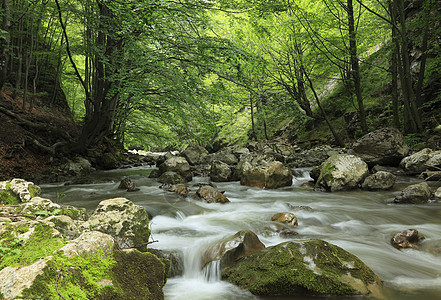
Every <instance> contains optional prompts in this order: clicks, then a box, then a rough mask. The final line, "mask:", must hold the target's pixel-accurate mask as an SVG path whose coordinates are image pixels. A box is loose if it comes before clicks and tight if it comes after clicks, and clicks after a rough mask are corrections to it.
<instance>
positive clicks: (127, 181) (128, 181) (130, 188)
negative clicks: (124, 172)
mask: <svg viewBox="0 0 441 300" xmlns="http://www.w3.org/2000/svg"><path fill="white" fill-rule="evenodd" d="M118 188H119V189H122V190H127V192H136V191H139V189H138V188H137V187H136V185H135V182H134V181H133V180H132V178H130V177H127V178H124V179H123V180H121V183H120V184H119V186H118Z"/></svg>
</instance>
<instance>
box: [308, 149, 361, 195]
mask: <svg viewBox="0 0 441 300" xmlns="http://www.w3.org/2000/svg"><path fill="white" fill-rule="evenodd" d="M368 175H369V169H368V166H367V164H366V163H365V162H364V161H362V160H361V159H360V158H359V157H356V156H354V155H350V154H337V155H334V156H331V157H330V158H328V159H327V160H326V161H325V162H324V163H323V164H322V165H321V169H320V176H319V178H318V180H317V183H316V187H319V188H324V189H325V190H328V191H331V192H335V191H343V190H350V189H355V188H357V187H358V186H359V184H360V183H361V182H363V180H364V179H365V178H366V177H367V176H368Z"/></svg>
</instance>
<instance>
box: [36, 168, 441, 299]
mask: <svg viewBox="0 0 441 300" xmlns="http://www.w3.org/2000/svg"><path fill="white" fill-rule="evenodd" d="M150 171H151V169H150V168H147V167H138V168H132V169H125V170H113V171H106V172H97V173H95V174H93V175H91V179H96V180H97V181H98V182H104V183H95V184H81V185H66V186H65V185H62V184H47V185H42V186H41V187H42V189H43V197H47V198H49V199H52V200H53V201H59V202H60V203H62V204H70V205H76V206H79V207H85V208H88V209H94V208H95V207H96V206H97V205H98V203H99V202H100V201H101V200H104V199H109V198H114V197H126V198H128V199H130V200H131V201H133V202H134V203H136V204H138V205H142V206H143V207H144V208H145V209H146V210H147V211H148V212H149V213H150V214H151V215H152V216H153V218H152V219H151V222H150V225H151V230H152V235H153V238H154V239H155V240H158V241H159V242H158V243H154V244H151V245H150V246H151V247H152V248H157V249H165V250H173V251H177V252H179V253H181V254H182V256H183V259H184V274H183V276H181V277H177V278H170V279H168V282H167V284H166V286H165V289H164V292H165V297H166V299H170V300H174V299H184V300H190V299H191V300H197V299H228V300H229V299H234V300H235V299H239V300H240V299H277V300H280V299H313V298H311V297H272V298H271V297H266V298H265V297H255V296H253V295H251V294H250V293H248V292H246V291H243V290H240V289H239V288H237V287H235V286H233V285H231V284H229V283H227V282H224V281H221V280H220V272H219V263H218V262H214V263H212V264H210V265H209V266H207V267H206V268H205V269H204V270H201V263H200V256H201V254H202V253H203V252H204V250H205V249H207V247H208V246H210V245H211V244H212V243H215V242H216V241H218V240H220V239H222V238H223V237H225V236H229V235H233V234H235V233H236V232H238V231H240V230H252V231H253V232H255V233H256V234H257V235H258V236H259V238H260V240H261V241H262V242H263V243H264V244H265V245H266V246H267V247H268V246H272V245H276V244H278V243H281V242H285V241H288V240H289V239H323V240H326V241H328V242H330V243H333V244H335V245H338V246H340V247H342V248H344V249H345V250H347V251H349V252H351V253H353V254H355V255H357V256H358V257H359V258H360V259H361V260H362V261H364V262H365V263H366V264H367V265H368V266H369V267H370V268H371V269H373V271H374V272H375V273H376V274H377V275H378V276H379V277H380V278H381V279H382V280H383V281H384V284H385V294H386V295H387V296H386V297H385V298H386V299H397V300H398V299H409V300H410V299H417V300H419V299H422V300H426V299H427V300H435V299H441V254H438V255H434V254H431V253H430V252H426V251H417V250H402V251H399V250H397V249H395V248H393V247H392V246H391V244H390V239H391V237H392V236H393V234H394V233H396V232H400V231H403V230H405V229H409V228H416V229H418V231H419V232H420V233H421V234H423V235H424V236H425V237H426V239H425V242H424V243H425V244H426V245H430V244H435V245H438V248H439V247H440V245H441V203H439V202H438V203H430V204H426V205H395V204H391V203H390V201H391V200H392V199H393V198H394V196H395V195H396V194H398V193H399V191H400V190H402V189H403V188H404V187H405V186H406V185H409V184H412V183H416V182H418V181H417V180H416V179H411V178H399V179H398V181H397V184H396V185H395V187H394V190H392V191H387V192H364V191H353V192H337V193H322V192H315V191H313V190H312V189H311V188H307V187H302V186H301V184H302V183H304V182H307V181H308V180H309V179H310V178H309V175H308V172H307V171H306V170H297V171H298V172H296V173H297V176H295V177H294V178H293V186H291V187H288V188H282V189H278V190H260V189H257V188H251V187H246V186H241V185H240V184H239V182H229V183H218V184H217V187H218V189H219V190H225V196H226V197H227V198H229V199H230V200H231V203H228V204H223V205H222V204H208V203H205V202H201V201H198V200H194V199H191V198H188V199H182V198H179V197H178V196H177V195H174V194H172V193H169V192H165V191H163V190H161V189H159V188H158V187H159V184H158V183H157V182H156V181H155V180H154V179H150V178H148V174H149V173H150ZM127 176H130V177H131V178H132V179H133V180H134V181H135V183H136V185H137V187H139V188H140V190H139V191H137V192H131V193H128V192H125V191H123V190H118V185H119V182H120V180H121V179H122V178H124V177H127ZM200 182H208V179H207V178H194V180H193V182H191V183H190V184H189V186H190V187H192V185H193V184H197V183H200ZM433 187H435V185H433ZM192 190H193V191H195V190H196V188H194V187H193V188H192ZM308 207H309V208H308ZM285 211H291V212H293V213H294V214H295V215H296V216H297V218H298V222H299V226H298V227H297V228H295V231H296V232H297V233H298V236H295V237H291V238H283V237H280V235H279V234H278V233H277V232H276V230H274V223H273V222H271V221H270V219H271V216H272V215H274V214H275V213H278V212H285ZM325 299H346V298H344V297H327V298H325ZM348 299H353V298H348Z"/></svg>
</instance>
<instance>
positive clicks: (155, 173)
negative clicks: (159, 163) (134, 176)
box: [149, 169, 161, 178]
mask: <svg viewBox="0 0 441 300" xmlns="http://www.w3.org/2000/svg"><path fill="white" fill-rule="evenodd" d="M159 176H161V174H160V172H159V169H153V170H152V171H151V172H150V174H149V178H159Z"/></svg>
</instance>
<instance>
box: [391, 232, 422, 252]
mask: <svg viewBox="0 0 441 300" xmlns="http://www.w3.org/2000/svg"><path fill="white" fill-rule="evenodd" d="M423 239H424V236H423V235H421V234H419V233H418V230H416V229H407V230H404V231H403V232H398V233H396V234H395V235H394V236H393V237H392V239H391V244H392V246H394V247H395V248H397V249H406V248H413V249H418V245H419V243H420V242H421V241H422V240H423Z"/></svg>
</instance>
